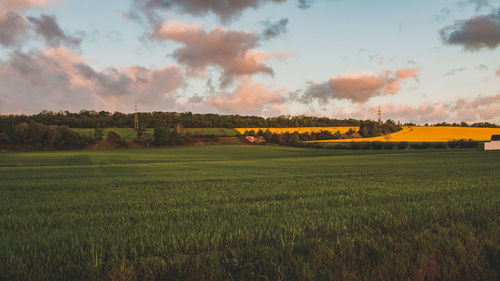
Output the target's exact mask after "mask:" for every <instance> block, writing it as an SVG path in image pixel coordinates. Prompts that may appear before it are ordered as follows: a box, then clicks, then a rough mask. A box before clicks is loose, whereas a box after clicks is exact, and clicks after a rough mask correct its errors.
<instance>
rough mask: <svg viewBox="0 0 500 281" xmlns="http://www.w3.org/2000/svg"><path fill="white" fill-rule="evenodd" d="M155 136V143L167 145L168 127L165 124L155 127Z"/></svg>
mask: <svg viewBox="0 0 500 281" xmlns="http://www.w3.org/2000/svg"><path fill="white" fill-rule="evenodd" d="M153 138H154V145H156V146H163V145H167V144H168V139H169V134H168V129H167V128H166V127H164V126H157V127H155V130H154V133H153Z"/></svg>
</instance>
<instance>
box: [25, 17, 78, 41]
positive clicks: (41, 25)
mask: <svg viewBox="0 0 500 281" xmlns="http://www.w3.org/2000/svg"><path fill="white" fill-rule="evenodd" d="M27 19H28V20H29V21H30V22H31V23H32V24H33V30H34V32H35V34H37V35H38V36H40V37H42V38H43V39H44V41H45V43H46V44H47V45H48V46H50V47H53V48H55V47H60V46H63V45H64V46H68V47H73V48H75V47H79V46H80V44H81V42H82V39H81V38H78V37H73V36H70V35H67V34H66V33H65V32H64V31H63V30H62V29H61V27H60V26H59V24H58V23H57V21H56V17H55V16H53V15H43V14H42V15H40V17H39V18H37V17H28V18H27Z"/></svg>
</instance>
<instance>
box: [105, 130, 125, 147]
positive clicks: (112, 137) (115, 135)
mask: <svg viewBox="0 0 500 281" xmlns="http://www.w3.org/2000/svg"><path fill="white" fill-rule="evenodd" d="M106 140H107V141H108V142H110V143H113V144H116V145H118V146H126V142H125V140H124V139H123V138H122V135H121V134H120V133H119V132H116V131H109V132H108V134H107V135H106Z"/></svg>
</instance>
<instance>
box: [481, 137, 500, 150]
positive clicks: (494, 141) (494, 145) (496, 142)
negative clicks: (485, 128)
mask: <svg viewBox="0 0 500 281" xmlns="http://www.w3.org/2000/svg"><path fill="white" fill-rule="evenodd" d="M484 150H500V135H493V136H491V142H486V143H484Z"/></svg>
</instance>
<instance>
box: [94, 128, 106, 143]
mask: <svg viewBox="0 0 500 281" xmlns="http://www.w3.org/2000/svg"><path fill="white" fill-rule="evenodd" d="M103 137H104V130H103V129H102V128H95V129H94V138H95V140H96V141H102V138H103Z"/></svg>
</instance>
